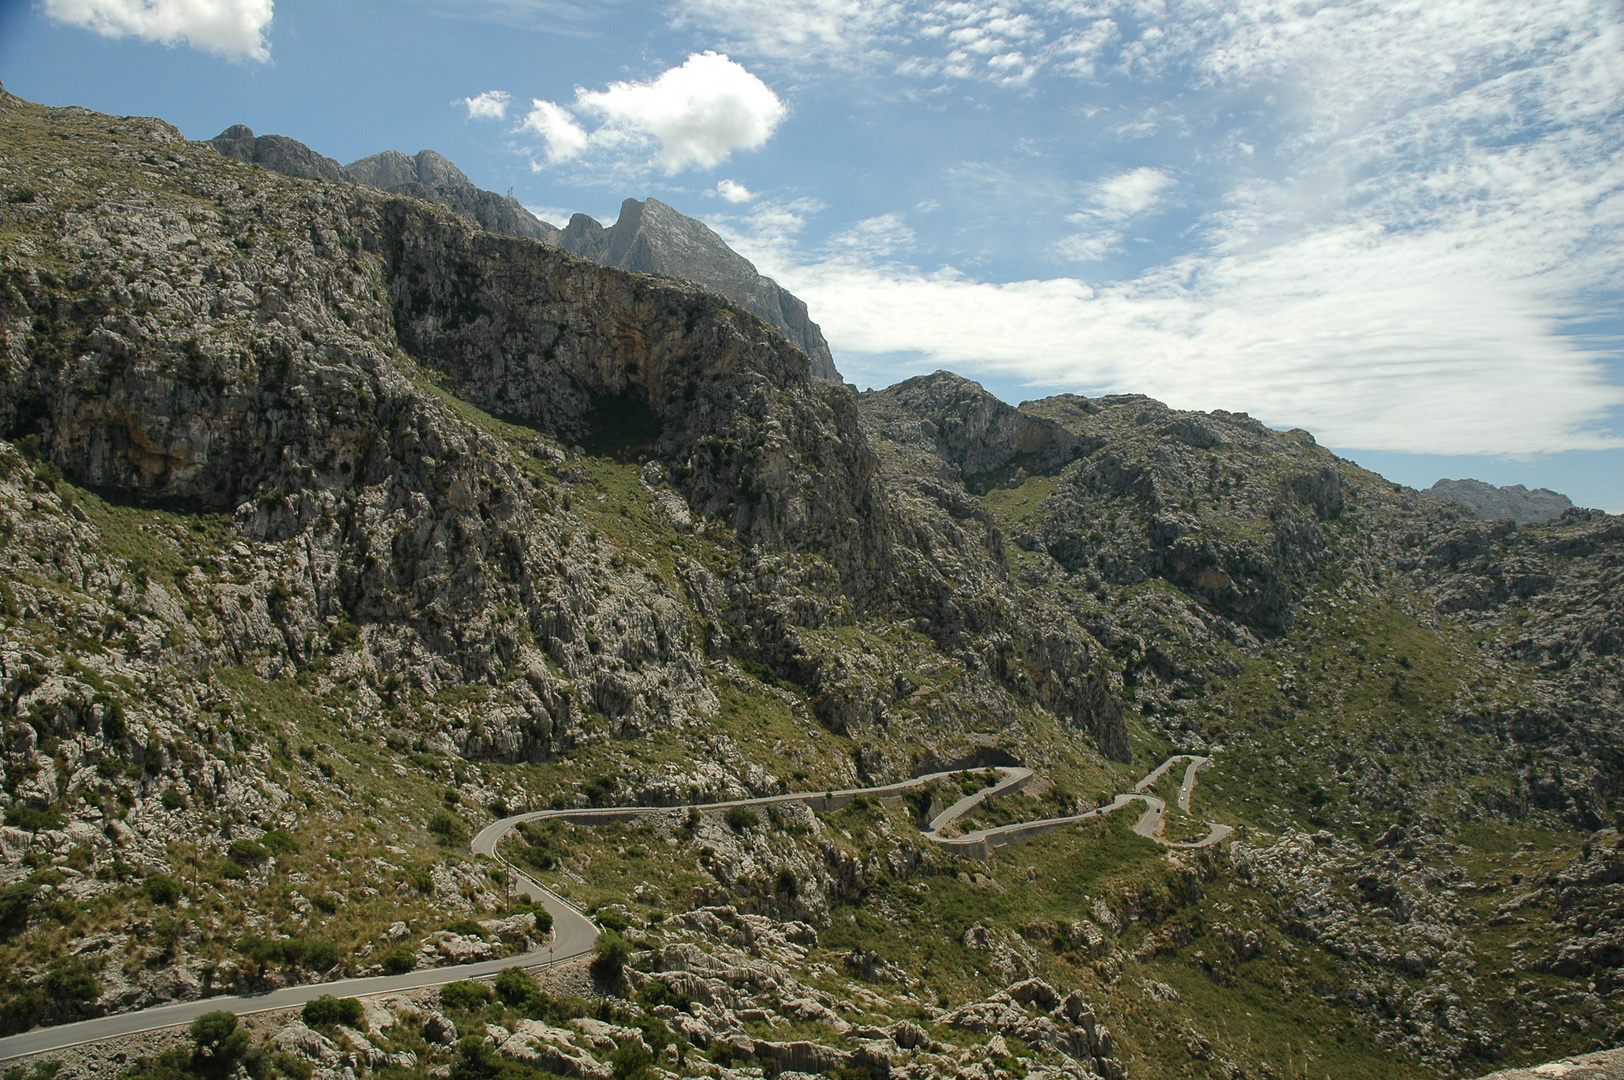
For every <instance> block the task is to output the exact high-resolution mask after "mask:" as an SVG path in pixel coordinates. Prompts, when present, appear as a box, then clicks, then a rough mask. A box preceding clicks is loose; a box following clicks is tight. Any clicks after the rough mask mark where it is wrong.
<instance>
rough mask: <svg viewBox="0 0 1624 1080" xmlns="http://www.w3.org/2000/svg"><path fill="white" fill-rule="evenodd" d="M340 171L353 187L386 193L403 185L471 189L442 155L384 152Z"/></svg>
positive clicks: (465, 179)
mask: <svg viewBox="0 0 1624 1080" xmlns="http://www.w3.org/2000/svg"><path fill="white" fill-rule="evenodd" d="M344 172H345V173H346V174H347V175H348V176H349V178H350V179H351V180H352V181H354V182H355V183H357V184H367V185H369V186H371V187H375V188H382V189H383V190H385V191H389V190H391V189H393V188H397V187H400V186H402V185H404V184H428V185H429V186H431V187H467V188H471V187H474V182H473V181H472V180H470V179H468V176H467V174H465V173H464V172H463V171H462V170H461V169H459V168H457V166H456V165H455V164H454V163H453V162H452V161H451V159H450V158H448V157H446V156H445V155H444V154H441V153H438V152H436V151H434V150H419V151H418V152H417V153H416V154H415V155H412V154H403V153H401V152H400V151H399V150H385V151H384V152H383V153H381V154H373V155H371V156H369V157H364V158H362V159H360V160H359V161H352V162H350V163H349V164H348V165H346V166H344Z"/></svg>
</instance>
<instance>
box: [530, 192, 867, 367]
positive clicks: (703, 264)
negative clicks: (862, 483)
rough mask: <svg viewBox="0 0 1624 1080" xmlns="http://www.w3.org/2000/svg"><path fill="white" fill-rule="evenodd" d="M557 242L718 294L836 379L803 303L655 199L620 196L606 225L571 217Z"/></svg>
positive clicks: (585, 254) (820, 334)
mask: <svg viewBox="0 0 1624 1080" xmlns="http://www.w3.org/2000/svg"><path fill="white" fill-rule="evenodd" d="M557 243H558V244H559V245H560V246H561V247H563V248H564V249H565V250H566V251H569V252H572V253H574V254H576V255H579V256H581V257H582V258H584V259H591V260H592V261H593V262H595V263H598V264H600V265H603V266H614V267H618V268H620V269H622V270H631V271H634V272H636V273H640V274H663V275H665V276H667V277H675V278H681V279H682V280H684V281H691V282H693V283H694V284H696V285H700V286H702V287H704V288H706V289H710V290H711V291H712V292H715V293H718V294H720V295H722V296H725V297H727V298H728V299H729V300H732V301H733V302H734V303H736V304H738V305H739V306H740V307H743V308H744V309H745V310H746V311H749V312H750V313H752V314H754V315H757V316H759V317H761V318H762V319H765V320H766V321H767V322H769V323H771V324H772V325H773V326H776V327H778V328H779V329H780V330H782V331H783V332H784V333H785V335H786V336H788V337H789V339H790V341H792V342H794V344H795V345H796V347H797V348H799V349H800V350H801V351H803V352H805V353H806V354H807V356H809V357H811V359H812V377H813V378H814V379H819V380H822V381H824V382H833V383H838V382H841V381H842V380H841V377H840V373H839V372H838V371H836V370H835V362H834V357H833V356H832V355H831V354H830V352H829V344H828V342H826V341H825V340H824V339H823V331H821V330H819V329H818V324H817V323H815V322H813V321H812V320H811V318H810V317H809V316H808V315H807V311H806V304H805V303H803V302H802V301H801V300H799V299H797V298H796V297H795V296H792V295H791V294H790V293H788V292H786V291H785V290H784V289H783V288H782V287H781V286H780V285H779V284H778V283H777V282H776V281H774V280H772V279H771V278H768V277H763V276H762V275H761V274H759V273H757V272H756V268H755V266H754V264H752V263H751V262H750V260H748V259H746V258H745V257H744V256H742V255H740V254H738V253H737V252H736V251H734V250H733V249H732V248H730V247H728V246H727V244H726V243H725V242H724V241H723V240H722V238H721V237H720V236H717V235H716V233H715V232H713V231H712V230H711V229H710V227H709V226H707V225H705V224H704V223H703V222H700V221H696V220H694V219H693V218H691V217H688V216H686V215H685V214H681V213H679V212H677V211H676V210H674V209H672V208H671V207H669V206H667V205H666V204H664V203H662V202H660V201H659V200H658V199H652V198H651V199H647V200H645V201H643V202H638V201H637V200H636V199H627V200H626V201H625V202H623V203H621V206H620V217H619V218H618V219H617V220H616V221H615V223H614V224H613V225H611V226H610V227H609V228H607V229H605V228H604V227H603V226H602V225H600V224H599V223H598V222H597V221H595V220H593V219H592V218H590V217H588V216H587V215H585V214H576V215H575V216H574V217H572V218H571V219H570V222H569V225H568V226H566V227H565V229H564V231H563V233H562V234H561V235H560V236H559V237H558V240H557Z"/></svg>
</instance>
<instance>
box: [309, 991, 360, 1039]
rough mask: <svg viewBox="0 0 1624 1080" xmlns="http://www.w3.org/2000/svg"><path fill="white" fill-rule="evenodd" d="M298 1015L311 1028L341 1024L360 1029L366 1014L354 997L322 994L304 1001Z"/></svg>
mask: <svg viewBox="0 0 1624 1080" xmlns="http://www.w3.org/2000/svg"><path fill="white" fill-rule="evenodd" d="M299 1015H300V1017H301V1018H302V1019H303V1020H304V1022H305V1023H306V1024H307V1025H308V1026H310V1027H313V1028H325V1027H337V1026H339V1025H341V1024H342V1025H343V1026H344V1027H347V1028H356V1029H357V1030H360V1029H361V1028H362V1026H363V1025H364V1024H365V1023H366V1015H367V1014H366V1010H365V1009H363V1008H362V1007H361V1003H360V1002H359V1001H357V1000H356V999H355V998H340V997H334V996H333V995H331V994H323V995H321V997H318V998H311V999H310V1000H309V1001H307V1002H305V1007H304V1008H303V1009H302V1010H301V1011H300V1013H299Z"/></svg>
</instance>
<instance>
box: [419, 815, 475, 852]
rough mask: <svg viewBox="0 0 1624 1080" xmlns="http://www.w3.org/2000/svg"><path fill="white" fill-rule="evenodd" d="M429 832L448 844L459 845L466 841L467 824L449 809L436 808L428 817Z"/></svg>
mask: <svg viewBox="0 0 1624 1080" xmlns="http://www.w3.org/2000/svg"><path fill="white" fill-rule="evenodd" d="M428 830H429V832H431V833H433V834H434V835H435V836H437V837H438V838H439V839H440V842H441V843H443V844H447V845H449V846H460V845H462V844H466V843H467V842H468V825H467V823H466V822H464V821H463V820H462V818H460V817H458V816H457V815H456V814H453V813H452V812H451V811H449V810H436V811H435V812H434V814H433V815H432V816H431V817H430V818H429V823H428Z"/></svg>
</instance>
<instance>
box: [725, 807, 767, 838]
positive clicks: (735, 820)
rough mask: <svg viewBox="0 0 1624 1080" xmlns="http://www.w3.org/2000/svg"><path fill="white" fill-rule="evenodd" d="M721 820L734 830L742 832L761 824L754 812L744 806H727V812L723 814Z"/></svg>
mask: <svg viewBox="0 0 1624 1080" xmlns="http://www.w3.org/2000/svg"><path fill="white" fill-rule="evenodd" d="M723 820H725V821H726V822H727V824H728V827H729V828H731V829H733V830H734V831H735V832H744V831H745V830H746V829H753V828H755V827H756V826H757V825H759V824H761V819H760V818H759V817H757V816H756V812H755V811H754V810H751V809H750V808H749V807H745V806H730V807H728V810H727V813H726V814H724V815H723Z"/></svg>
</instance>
